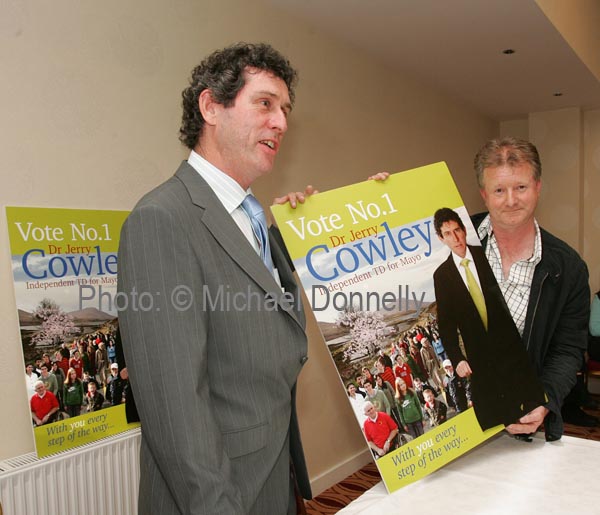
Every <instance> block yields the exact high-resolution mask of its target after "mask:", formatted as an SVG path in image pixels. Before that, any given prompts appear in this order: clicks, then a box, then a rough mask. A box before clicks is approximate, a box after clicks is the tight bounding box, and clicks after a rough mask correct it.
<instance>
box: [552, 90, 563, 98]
mask: <svg viewBox="0 0 600 515" xmlns="http://www.w3.org/2000/svg"><path fill="white" fill-rule="evenodd" d="M552 96H555V97H562V93H561V92H560V91H557V92H556V93H552Z"/></svg>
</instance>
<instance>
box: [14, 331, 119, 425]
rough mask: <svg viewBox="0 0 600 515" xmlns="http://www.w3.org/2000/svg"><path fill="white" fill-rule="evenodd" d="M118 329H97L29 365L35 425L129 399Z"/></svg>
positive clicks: (31, 405)
mask: <svg viewBox="0 0 600 515" xmlns="http://www.w3.org/2000/svg"><path fill="white" fill-rule="evenodd" d="M114 336H115V335H114V331H107V332H101V331H97V332H94V333H90V334H89V335H87V336H85V337H82V338H79V339H75V340H74V341H73V342H72V343H71V344H67V343H62V344H61V346H60V348H59V349H57V350H56V351H54V352H44V353H43V354H42V355H41V356H40V357H39V358H37V359H36V360H35V362H34V363H28V364H27V365H26V367H25V382H26V384H27V389H28V392H29V402H30V408H31V415H32V420H33V424H34V425H36V426H41V425H44V424H48V423H51V422H55V421H57V420H58V419H60V418H66V417H76V416H78V415H80V414H81V412H82V411H84V412H91V411H98V410H101V409H102V408H105V407H108V406H116V405H118V404H121V403H122V402H124V401H125V398H126V396H127V392H128V390H129V387H128V381H127V380H126V379H123V378H121V376H120V375H119V365H118V363H117V361H116V352H115V337H114Z"/></svg>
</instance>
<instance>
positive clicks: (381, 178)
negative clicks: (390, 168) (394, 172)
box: [368, 172, 390, 181]
mask: <svg viewBox="0 0 600 515" xmlns="http://www.w3.org/2000/svg"><path fill="white" fill-rule="evenodd" d="M389 176H390V172H379V173H376V174H375V175H371V176H370V177H369V178H368V179H369V180H370V181H385V180H386V179H387V178H388V177H389Z"/></svg>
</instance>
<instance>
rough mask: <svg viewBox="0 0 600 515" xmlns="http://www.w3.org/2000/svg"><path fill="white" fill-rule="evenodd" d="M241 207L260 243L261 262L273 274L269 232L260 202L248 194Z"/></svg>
mask: <svg viewBox="0 0 600 515" xmlns="http://www.w3.org/2000/svg"><path fill="white" fill-rule="evenodd" d="M242 209H243V210H244V211H245V212H246V214H247V215H248V217H249V218H250V224H252V230H253V231H254V236H256V239H257V240H258V244H259V245H260V257H261V259H262V260H263V263H264V264H265V266H266V267H267V268H268V270H269V272H271V274H273V259H272V258H271V248H270V247H269V233H268V231H267V219H266V218H265V212H264V211H263V208H262V206H261V205H260V202H259V201H258V200H256V197H255V196H254V195H248V196H247V197H246V198H245V199H244V201H243V202H242Z"/></svg>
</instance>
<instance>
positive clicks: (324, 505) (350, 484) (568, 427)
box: [306, 395, 600, 515]
mask: <svg viewBox="0 0 600 515" xmlns="http://www.w3.org/2000/svg"><path fill="white" fill-rule="evenodd" d="M593 397H594V399H595V400H596V401H597V402H600V396H597V395H595V396H593ZM586 412H587V413H589V414H590V415H594V416H596V417H599V418H600V410H598V409H597V410H586ZM565 434H566V435H569V436H575V437H577V438H585V439H588V440H598V441H600V427H579V426H574V425H572V424H565ZM380 480H381V478H380V477H379V472H378V471H377V467H376V466H375V464H374V463H369V464H368V465H366V466H365V467H363V468H362V469H361V470H359V471H358V472H355V473H354V474H352V475H351V476H348V477H347V478H346V479H344V480H343V481H340V482H339V483H338V484H337V485H334V486H332V487H331V488H329V489H328V490H325V491H324V492H323V493H321V494H320V495H319V496H318V497H315V498H314V499H313V500H312V501H308V502H307V503H306V513H307V515H331V514H333V513H337V512H338V511H339V510H341V509H342V508H344V507H345V506H347V505H348V504H350V502H352V501H353V500H354V499H356V498H358V497H360V496H361V495H362V493H363V492H365V491H367V490H368V489H369V488H371V487H372V486H374V485H376V484H377V483H379V481H380Z"/></svg>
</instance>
